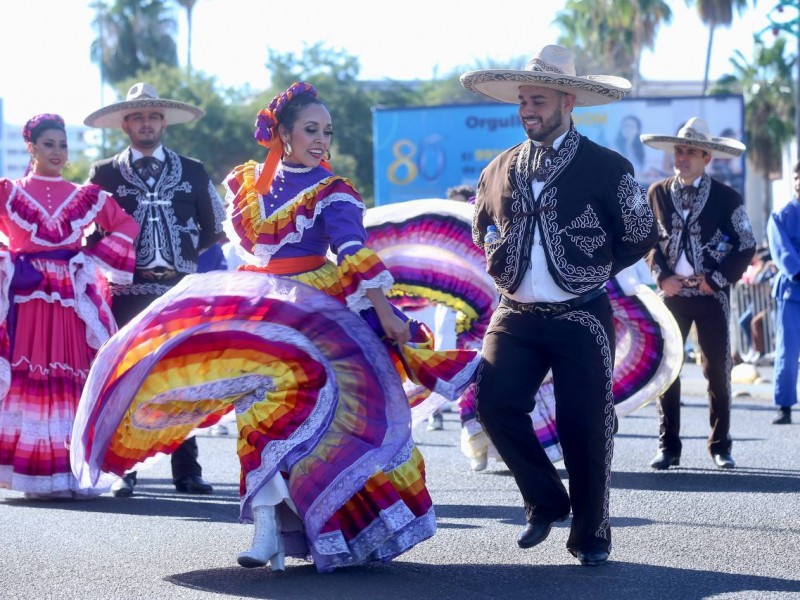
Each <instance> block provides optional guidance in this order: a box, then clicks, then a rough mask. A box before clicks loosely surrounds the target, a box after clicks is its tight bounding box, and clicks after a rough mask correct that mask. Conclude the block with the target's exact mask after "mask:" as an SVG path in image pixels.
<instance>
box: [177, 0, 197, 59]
mask: <svg viewBox="0 0 800 600" xmlns="http://www.w3.org/2000/svg"><path fill="white" fill-rule="evenodd" d="M178 4H180V5H181V6H182V7H183V8H185V9H186V23H187V33H188V38H189V39H188V40H187V41H186V68H187V70H188V71H189V72H191V70H192V9H193V8H194V5H195V4H197V0H178Z"/></svg>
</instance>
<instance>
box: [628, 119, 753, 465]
mask: <svg viewBox="0 0 800 600" xmlns="http://www.w3.org/2000/svg"><path fill="white" fill-rule="evenodd" d="M641 138H642V141H643V142H644V143H645V144H647V145H648V146H652V147H653V148H657V149H659V150H665V151H667V152H672V153H673V155H674V159H675V160H674V164H675V175H674V176H672V177H668V178H667V179H664V180H661V181H656V182H655V183H653V184H652V185H651V186H650V190H649V191H648V194H647V195H648V200H649V202H650V206H651V207H652V209H653V212H654V213H655V216H656V219H657V220H658V225H659V230H660V232H661V235H660V237H661V240H660V241H659V243H658V245H657V246H656V247H655V248H654V249H653V250H652V251H651V252H650V254H649V255H648V258H647V260H648V263H649V264H650V268H651V270H652V273H653V279H655V281H656V283H657V284H658V289H659V292H660V294H661V296H662V297H663V298H664V304H666V306H667V308H668V309H669V310H670V312H671V313H672V316H674V317H675V321H676V322H677V323H678V327H680V330H681V333H682V334H683V341H684V343H685V342H686V337H687V336H688V335H689V330H690V328H691V326H692V324H694V326H695V328H696V330H697V343H698V345H699V346H700V350H701V353H702V357H703V374H704V375H705V377H706V379H707V380H708V405H709V421H710V424H711V433H710V435H709V437H708V450H709V452H710V453H711V457H712V459H713V460H714V463H715V464H716V465H717V467H719V468H720V469H732V468H734V467H735V466H736V463H735V461H734V460H733V456H732V455H731V447H732V441H731V436H730V423H731V406H730V405H731V342H730V327H729V320H730V286H731V285H732V284H734V283H736V281H738V280H739V278H740V277H741V276H742V273H744V271H745V269H746V268H747V265H748V264H749V263H750V259H751V258H752V257H753V255H754V254H755V251H756V240H755V237H754V236H753V230H752V228H751V227H750V221H749V220H748V218H747V211H746V210H745V207H744V202H743V201H742V197H741V196H740V195H739V193H738V192H737V191H736V190H734V189H733V188H731V187H728V186H727V185H725V184H724V183H721V182H719V181H717V180H716V179H714V178H712V177H710V176H709V175H708V174H707V173H706V172H705V169H706V166H707V165H708V164H709V163H710V162H711V159H712V158H713V157H715V156H721V157H737V156H740V155H741V154H742V153H743V152H744V150H745V147H744V145H743V144H742V143H740V142H738V141H737V140H734V139H730V138H721V137H713V136H712V135H711V133H710V132H709V128H708V124H707V123H706V122H705V121H703V120H702V119H698V118H692V119H689V121H688V122H687V123H686V125H684V126H683V127H682V128H681V129H680V130H679V131H678V133H677V135H656V134H645V135H642V136H641ZM680 410H681V381H680V377H678V378H677V379H676V380H675V381H674V382H673V383H672V385H671V386H670V387H669V389H667V391H666V392H665V393H664V394H663V395H662V396H661V397H660V398H659V399H658V412H659V417H660V427H659V429H660V432H659V452H658V454H657V455H656V456H655V458H653V460H651V461H650V466H651V467H652V468H654V469H658V470H664V469H669V468H670V467H672V466H678V465H679V464H680V458H681V450H682V444H681V439H680V426H681V420H680Z"/></svg>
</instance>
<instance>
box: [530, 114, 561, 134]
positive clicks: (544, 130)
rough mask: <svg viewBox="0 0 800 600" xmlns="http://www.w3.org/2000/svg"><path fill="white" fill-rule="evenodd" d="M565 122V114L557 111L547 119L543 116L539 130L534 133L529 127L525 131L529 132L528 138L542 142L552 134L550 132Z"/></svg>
mask: <svg viewBox="0 0 800 600" xmlns="http://www.w3.org/2000/svg"><path fill="white" fill-rule="evenodd" d="M563 124H564V115H562V114H561V113H560V112H558V111H556V112H555V113H554V114H553V116H551V117H549V118H547V119H545V118H544V117H542V124H541V126H540V128H539V130H538V132H536V133H534V132H532V131H530V130H529V129H525V133H526V134H527V136H528V138H529V139H531V140H533V141H534V142H541V141H543V140H546V139H547V138H548V137H549V136H550V134H552V133H553V132H554V131H556V130H557V129H558V128H559V127H561V126H562V125H563Z"/></svg>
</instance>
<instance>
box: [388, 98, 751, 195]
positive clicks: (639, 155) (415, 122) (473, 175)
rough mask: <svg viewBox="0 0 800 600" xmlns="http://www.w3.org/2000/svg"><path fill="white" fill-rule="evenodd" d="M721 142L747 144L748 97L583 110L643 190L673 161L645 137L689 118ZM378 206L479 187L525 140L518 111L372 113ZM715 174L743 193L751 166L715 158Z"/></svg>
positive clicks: (590, 128) (580, 121) (579, 111)
mask: <svg viewBox="0 0 800 600" xmlns="http://www.w3.org/2000/svg"><path fill="white" fill-rule="evenodd" d="M690 117H701V118H703V119H705V120H706V122H707V123H708V125H709V127H710V128H711V133H712V135H714V136H722V137H731V138H735V139H739V140H743V132H744V100H743V98H742V96H739V95H734V96H691V97H668V98H667V97H665V98H629V99H628V98H626V99H624V100H622V101H620V102H617V103H614V104H607V105H604V106H592V107H582V108H576V109H575V111H574V113H573V120H574V121H575V126H576V127H577V129H578V131H579V132H580V133H582V134H583V135H585V136H587V137H589V138H590V139H592V140H594V141H595V142H597V143H599V144H602V145H603V146H607V147H609V148H611V149H613V150H616V151H618V152H619V153H620V154H622V155H623V156H625V157H626V158H627V159H628V160H630V161H631V163H632V164H633V167H634V171H635V174H636V179H637V181H639V183H641V184H642V185H644V186H648V185H649V184H650V183H652V182H653V181H657V180H658V179H663V178H664V177H668V176H670V175H671V174H672V156H671V155H667V154H666V153H664V152H662V151H659V150H655V149H653V148H650V147H649V146H644V145H643V144H642V143H641V142H640V141H639V135H640V134H642V133H659V134H667V135H673V134H675V133H677V131H678V129H680V128H681V126H682V125H683V124H684V123H685V122H686V121H687V120H688V119H689V118H690ZM373 139H374V147H373V152H374V162H375V204H376V205H381V204H392V203H395V202H403V201H405V200H413V199H416V198H445V197H446V196H445V193H446V190H447V188H449V187H452V186H455V185H462V184H469V185H475V184H476V183H477V180H478V176H479V175H480V172H481V170H483V168H484V167H485V166H486V165H487V164H489V162H490V161H491V160H492V159H493V158H494V157H495V156H497V155H498V154H499V153H500V152H502V151H503V150H505V149H507V148H510V147H511V146H514V145H516V144H519V143H520V142H522V141H524V140H525V132H524V130H523V128H522V124H521V122H520V120H519V115H518V113H517V106H516V105H515V104H500V103H496V102H493V103H486V104H466V105H463V104H462V105H446V106H425V107H414V108H400V109H386V108H376V109H374V110H373ZM709 170H710V173H711V174H712V175H714V176H715V177H717V178H718V179H721V180H722V181H725V182H726V183H728V184H729V185H732V186H733V187H735V188H737V189H738V190H739V192H740V193H743V191H744V160H743V159H742V158H737V159H728V160H726V159H714V160H713V161H712V164H711V166H710V167H709Z"/></svg>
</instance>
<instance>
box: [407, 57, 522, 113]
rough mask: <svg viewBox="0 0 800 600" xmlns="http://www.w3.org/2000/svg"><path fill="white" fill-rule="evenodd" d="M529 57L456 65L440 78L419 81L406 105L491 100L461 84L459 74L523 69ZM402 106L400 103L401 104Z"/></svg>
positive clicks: (434, 104) (474, 102)
mask: <svg viewBox="0 0 800 600" xmlns="http://www.w3.org/2000/svg"><path fill="white" fill-rule="evenodd" d="M529 60H530V57H525V56H520V57H517V58H514V59H512V60H510V61H507V62H502V63H500V62H498V61H495V60H492V59H488V58H487V59H485V60H482V61H480V60H479V61H476V62H475V64H474V65H472V66H469V67H458V68H456V69H453V70H452V71H451V72H449V73H448V74H446V75H445V76H444V77H442V78H441V79H434V80H431V81H421V82H419V85H417V86H416V90H415V91H414V90H410V91H411V97H410V99H409V101H408V103H407V104H405V105H406V106H415V105H421V106H438V105H441V104H481V103H486V102H492V100H490V99H489V98H487V97H485V96H481V95H480V94H475V93H473V92H470V91H469V90H468V89H466V88H465V87H464V86H463V85H461V75H462V74H464V73H466V72H467V71H479V70H483V69H520V70H522V69H524V68H525V65H526V64H528V61H529ZM401 106H402V105H401Z"/></svg>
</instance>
